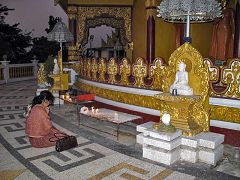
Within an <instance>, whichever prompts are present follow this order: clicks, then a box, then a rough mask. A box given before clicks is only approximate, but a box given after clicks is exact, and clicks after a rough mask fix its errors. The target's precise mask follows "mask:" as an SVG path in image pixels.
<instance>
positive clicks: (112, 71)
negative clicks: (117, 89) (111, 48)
mask: <svg viewBox="0 0 240 180" xmlns="http://www.w3.org/2000/svg"><path fill="white" fill-rule="evenodd" d="M107 72H108V74H109V78H108V83H109V84H115V83H116V82H117V81H116V75H117V73H118V66H117V63H116V60H115V59H114V58H111V59H110V61H109V63H108V68H107Z"/></svg>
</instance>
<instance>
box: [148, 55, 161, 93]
mask: <svg viewBox="0 0 240 180" xmlns="http://www.w3.org/2000/svg"><path fill="white" fill-rule="evenodd" d="M163 69H164V66H163V59H162V58H156V59H155V60H154V61H153V65H151V66H150V77H151V78H152V79H153V81H152V84H151V86H150V87H151V89H162V84H163V83H162V81H163V76H164V73H163Z"/></svg>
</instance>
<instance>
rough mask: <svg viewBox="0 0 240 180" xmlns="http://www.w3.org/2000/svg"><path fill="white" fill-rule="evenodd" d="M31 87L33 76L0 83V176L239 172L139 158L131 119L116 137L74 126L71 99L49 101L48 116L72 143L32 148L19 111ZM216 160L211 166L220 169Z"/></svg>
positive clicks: (178, 175) (189, 175)
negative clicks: (64, 102) (63, 146)
mask: <svg viewBox="0 0 240 180" xmlns="http://www.w3.org/2000/svg"><path fill="white" fill-rule="evenodd" d="M35 90H36V84H35V82H33V81H30V82H29V81H28V82H20V83H15V84H9V85H4V86H0V142H1V144H0V179H24V180H25V179H69V180H70V179H71V180H72V179H133V180H134V179H169V180H170V179H174V180H179V179H184V180H188V179H237V177H236V176H240V175H239V174H237V172H238V167H237V166H235V167H234V170H235V171H236V174H235V176H230V175H228V174H226V173H229V172H230V171H231V172H233V171H232V168H231V170H229V171H228V172H226V173H222V172H218V171H216V170H215V169H214V168H213V167H210V166H207V165H204V164H196V165H193V164H190V163H183V162H179V163H176V164H174V165H173V166H169V167H168V166H165V165H162V164H159V163H155V162H152V161H150V160H146V159H144V158H142V152H141V147H140V146H139V145H137V144H136V143H135V135H136V131H135V126H134V125H133V124H131V123H130V124H129V126H122V127H121V129H120V130H121V132H122V133H120V138H119V140H118V141H117V140H116V137H114V136H111V135H107V134H104V133H100V132H98V131H95V130H92V129H89V128H86V127H84V126H80V127H78V126H77V121H76V114H75V113H74V112H75V107H74V106H71V105H64V106H61V107H60V108H59V107H58V106H55V107H53V108H52V110H51V111H52V120H53V122H54V124H55V126H56V127H58V128H59V129H61V130H63V131H65V132H66V133H68V134H73V135H76V136H77V139H78V144H79V145H78V147H76V148H73V149H71V150H67V151H63V152H61V153H58V152H56V151H55V149H54V147H50V148H44V149H36V148H32V147H31V146H30V144H29V142H28V139H27V138H26V137H25V133H24V128H25V123H24V121H25V119H24V117H23V115H22V114H23V112H24V109H25V107H26V105H27V104H28V103H30V102H31V100H32V98H33V96H34V92H35ZM83 121H84V122H83V123H89V125H91V126H97V127H98V128H105V129H106V130H110V131H113V132H114V130H115V129H114V127H112V126H111V125H108V124H101V123H99V121H94V120H93V119H89V118H87V117H85V118H84V119H83ZM230 149H231V148H230ZM229 151H230V150H229ZM226 163H229V161H227V162H226ZM226 163H221V164H220V165H224V164H225V165H226ZM237 164H238V163H235V164H234V165H237ZM220 165H219V166H218V167H216V168H219V169H220V171H224V170H223V169H224V168H221V166H220ZM222 167H223V166H222ZM227 167H230V165H229V166H227ZM219 169H218V170H219ZM225 169H226V168H225ZM231 172H230V174H231ZM239 172H240V171H239ZM232 174H234V173H232Z"/></svg>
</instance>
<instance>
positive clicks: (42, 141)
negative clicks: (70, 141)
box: [29, 128, 64, 148]
mask: <svg viewBox="0 0 240 180" xmlns="http://www.w3.org/2000/svg"><path fill="white" fill-rule="evenodd" d="M55 133H57V137H59V138H63V137H64V135H63V134H61V133H62V132H61V131H59V130H58V129H55V128H51V130H50V133H49V134H48V135H46V136H43V137H40V138H35V137H29V141H30V143H31V145H32V146H33V147H35V148H44V147H51V146H55V145H56V141H57V138H56V137H55V136H54V134H55ZM49 139H51V141H50V140H49Z"/></svg>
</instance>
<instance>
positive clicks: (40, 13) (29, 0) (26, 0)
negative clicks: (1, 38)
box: [0, 0, 68, 37]
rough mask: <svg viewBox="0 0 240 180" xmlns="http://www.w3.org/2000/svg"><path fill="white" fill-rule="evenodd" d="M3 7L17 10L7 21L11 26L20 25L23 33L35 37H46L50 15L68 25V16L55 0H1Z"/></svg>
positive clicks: (8, 16) (10, 14)
mask: <svg viewBox="0 0 240 180" xmlns="http://www.w3.org/2000/svg"><path fill="white" fill-rule="evenodd" d="M0 3H1V4H2V5H5V6H7V7H8V8H13V9H15V10H14V11H9V14H8V15H7V17H6V19H5V21H6V22H7V23H9V24H10V25H13V24H15V23H20V25H19V28H20V29H22V30H23V32H31V31H33V32H32V35H33V36H34V37H40V36H46V35H47V33H46V31H45V28H48V18H49V16H50V15H52V16H54V17H61V18H62V21H63V22H64V23H65V24H66V25H68V18H67V14H66V13H65V12H64V11H63V9H62V8H61V7H60V6H59V5H57V6H54V0H1V1H0Z"/></svg>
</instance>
